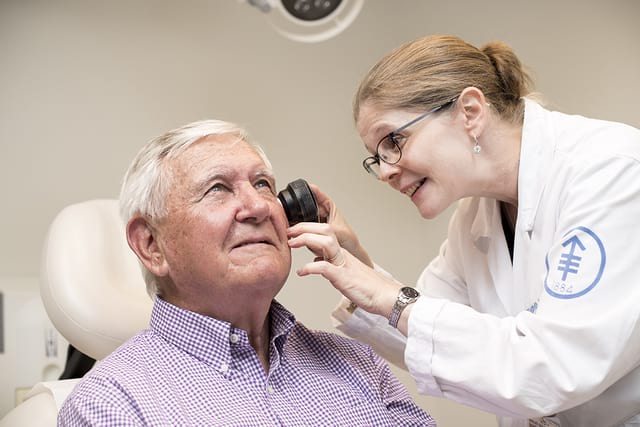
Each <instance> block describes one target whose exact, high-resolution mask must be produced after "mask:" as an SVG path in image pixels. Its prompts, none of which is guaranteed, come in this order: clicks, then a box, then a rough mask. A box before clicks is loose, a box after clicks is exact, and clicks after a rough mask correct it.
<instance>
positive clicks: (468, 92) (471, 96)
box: [458, 86, 489, 137]
mask: <svg viewBox="0 0 640 427" xmlns="http://www.w3.org/2000/svg"><path fill="white" fill-rule="evenodd" d="M458 104H459V105H460V108H461V109H462V112H463V114H464V125H465V129H466V130H467V132H469V134H470V135H473V136H475V137H480V135H482V132H483V130H484V128H485V124H486V121H487V117H488V112H489V104H487V101H486V99H485V97H484V93H482V91H481V90H480V89H478V88H476V87H473V86H470V87H467V88H465V89H464V90H463V91H462V92H461V93H460V96H459V97H458Z"/></svg>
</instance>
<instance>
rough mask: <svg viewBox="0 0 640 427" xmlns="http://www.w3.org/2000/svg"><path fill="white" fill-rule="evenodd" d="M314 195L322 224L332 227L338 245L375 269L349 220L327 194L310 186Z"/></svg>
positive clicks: (312, 185) (314, 186) (316, 187)
mask: <svg viewBox="0 0 640 427" xmlns="http://www.w3.org/2000/svg"><path fill="white" fill-rule="evenodd" d="M310 187H311V189H312V190H313V194H314V195H315V197H316V202H317V203H318V211H319V216H320V222H321V223H326V224H328V225H329V226H330V227H331V232H332V233H333V234H335V236H336V238H337V240H338V244H339V245H340V246H341V247H343V248H344V249H346V250H347V251H349V252H350V253H351V254H353V255H354V256H355V257H357V258H358V259H359V260H360V261H361V262H363V263H364V264H366V265H368V266H369V267H373V261H372V260H371V258H369V254H368V253H367V251H366V250H365V249H364V248H363V247H362V245H361V244H360V241H359V240H358V236H356V233H355V232H354V231H353V229H352V228H351V226H350V225H349V223H347V220H346V219H345V218H344V216H342V214H341V213H340V211H339V209H338V207H337V206H336V205H335V203H333V200H331V198H330V197H329V196H327V195H326V194H325V193H323V192H322V191H321V190H320V189H319V188H318V186H316V185H314V184H310ZM316 255H318V256H322V254H317V253H316Z"/></svg>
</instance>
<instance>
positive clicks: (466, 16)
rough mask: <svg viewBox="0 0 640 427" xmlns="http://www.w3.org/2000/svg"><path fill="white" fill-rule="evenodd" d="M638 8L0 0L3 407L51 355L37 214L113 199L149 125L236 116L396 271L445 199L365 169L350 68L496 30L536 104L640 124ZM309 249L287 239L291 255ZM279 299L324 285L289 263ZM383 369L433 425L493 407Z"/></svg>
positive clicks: (310, 304) (303, 298)
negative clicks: (40, 294) (283, 15)
mask: <svg viewBox="0 0 640 427" xmlns="http://www.w3.org/2000/svg"><path fill="white" fill-rule="evenodd" d="M272 13H273V12H272ZM639 18H640V2H638V1H636V0H609V1H607V2H600V1H591V0H565V1H561V2H558V1H555V0H538V1H535V2H524V1H513V0H486V1H483V2H477V1H459V2H441V1H433V0H366V1H365V2H364V5H363V7H362V9H361V11H360V13H359V15H358V16H357V17H356V19H355V20H354V21H353V23H352V24H351V25H350V26H349V27H348V28H346V29H345V30H344V31H343V32H341V33H340V34H338V35H337V36H335V37H332V38H330V39H328V40H326V41H321V42H315V43H304V42H300V41H296V40H292V39H290V38H287V37H285V36H283V35H282V34H281V33H279V32H278V31H276V30H275V28H274V26H273V23H274V21H273V17H272V16H271V14H265V13H262V12H261V11H259V10H258V9H257V8H255V7H252V6H250V5H249V4H247V3H246V2H245V1H242V0H207V1H205V0H190V1H187V2H180V1H175V0H173V1H169V0H110V1H95V0H82V1H80V0H0V194H1V197H2V199H1V200H2V213H1V217H0V218H1V219H2V220H1V221H0V322H1V325H0V326H1V327H0V417H1V416H2V415H4V413H5V412H7V411H8V410H9V409H11V407H13V405H14V402H15V399H16V396H17V395H19V394H20V393H21V392H22V391H23V390H24V389H28V388H29V387H30V386H31V385H33V383H34V382H36V381H40V380H42V379H55V377H56V375H58V374H59V372H60V371H61V369H62V365H63V363H64V357H65V353H64V351H65V341H64V338H62V337H59V336H57V337H56V334H55V330H53V329H52V328H51V326H50V325H49V324H48V323H47V319H46V316H45V315H44V314H43V312H42V310H41V308H39V307H38V301H37V288H38V282H39V279H38V276H39V270H40V254H41V250H42V244H43V240H44V236H45V233H46V230H47V227H48V225H49V224H50V222H51V221H52V220H53V218H54V216H55V215H56V214H57V213H58V212H59V211H60V209H62V208H63V207H64V206H66V205H69V204H72V203H75V202H79V201H83V200H87V199H94V198H117V196H118V192H119V186H120V182H121V178H122V176H123V174H124V172H125V170H126V168H127V167H128V164H129V162H130V160H131V159H132V157H133V156H134V155H135V153H136V152H137V151H138V150H139V149H140V147H141V146H142V145H143V144H144V143H145V142H146V141H148V140H149V139H151V138H153V137H155V136H157V135H159V134H160V133H163V132H165V131H167V130H169V129H172V128H174V127H177V126H180V125H183V124H186V123H188V122H191V121H194V120H199V119H204V118H218V119H223V120H228V121H233V122H237V123H239V124H241V125H243V126H244V127H246V128H247V129H248V130H249V131H250V133H251V135H252V136H253V138H254V139H255V140H256V141H258V142H259V143H261V144H262V145H263V146H264V147H265V149H266V151H267V154H268V155H269V157H270V159H271V160H272V162H273V165H274V168H275V171H276V175H277V178H278V182H279V187H280V188H282V187H284V186H285V185H286V183H287V182H289V181H291V180H293V179H295V178H298V177H304V178H306V179H307V180H308V181H310V182H313V183H315V184H318V185H319V186H320V187H321V188H322V189H323V190H324V191H325V192H327V193H329V194H330V195H331V196H332V197H333V198H334V200H335V201H336V203H337V204H338V206H339V207H340V208H341V210H342V211H343V213H344V214H345V215H346V217H347V218H348V219H349V221H350V222H351V224H352V226H353V227H354V228H355V229H356V231H357V232H358V233H359V235H360V238H361V240H362V242H363V243H364V245H365V246H366V247H367V248H368V249H369V251H370V253H371V255H372V256H373V258H374V259H375V260H376V261H377V262H378V263H379V264H380V265H382V266H384V267H385V268H386V269H387V270H389V271H390V272H392V273H393V274H394V275H395V276H396V277H397V278H398V279H399V280H401V281H403V282H405V283H407V284H411V283H413V281H414V280H415V279H416V277H417V275H418V274H419V273H420V271H421V270H422V268H423V267H424V266H425V265H426V263H427V262H428V261H429V260H430V259H431V258H432V257H433V256H434V255H435V254H436V253H437V250H438V247H439V245H440V243H441V242H442V240H443V239H444V237H445V234H446V226H447V222H448V219H449V216H450V214H451V209H450V210H449V211H447V213H446V214H445V215H443V216H441V217H440V218H438V219H437V220H433V221H424V220H422V219H421V218H420V216H419V215H418V213H417V211H416V210H415V208H414V206H413V205H412V204H411V203H410V201H409V200H408V199H407V198H406V197H404V196H402V195H400V194H398V193H396V192H394V191H392V190H391V189H390V188H389V187H386V186H384V185H383V184H379V183H376V182H375V181H373V180H372V179H371V178H370V177H368V176H367V175H366V174H365V172H364V170H363V169H362V167H361V166H360V162H361V160H362V159H363V158H364V157H365V155H366V153H365V150H364V148H363V146H362V143H361V142H360V141H359V139H358V136H357V133H356V132H355V129H354V125H353V120H352V114H351V101H352V97H353V94H354V91H355V89H356V86H357V84H358V82H359V79H360V78H361V76H362V75H363V74H364V73H365V72H366V71H367V70H368V69H369V67H371V66H372V65H373V64H374V62H375V61H377V60H378V59H379V58H380V57H381V56H382V55H383V54H385V53H386V52H388V51H389V50H390V49H392V48H395V47H396V46H398V45H400V44H401V43H403V42H406V41H409V40H411V39H414V38H417V37H420V36H423V35H426V34H431V33H447V34H454V35H457V36H460V37H462V38H463V39H465V40H467V41H468V42H470V43H472V44H475V45H476V46H481V45H483V44H484V43H486V42H489V41H492V40H495V39H499V40H503V41H505V42H507V43H508V44H510V45H511V46H512V47H513V48H514V49H515V51H516V52H517V53H518V55H519V56H520V58H521V60H522V61H523V62H524V63H525V65H527V66H528V67H529V68H530V69H531V70H532V72H533V76H534V79H535V82H536V86H537V89H538V91H540V92H541V93H542V94H543V95H544V98H545V100H546V101H547V105H548V106H549V107H551V108H553V109H558V110H561V111H564V112H568V113H577V114H582V115H585V116H592V117H598V118H602V119H608V120H615V121H622V122H626V123H628V124H631V125H633V126H636V127H640V115H638V112H637V108H636V105H637V104H636V101H637V98H638V96H639V95H640V81H639V79H638V76H640V47H639V43H640V26H639V25H638V19H639ZM311 258H312V257H311V255H310V254H309V253H308V252H305V251H304V250H300V251H296V253H295V254H294V264H295V265H294V271H295V268H297V267H298V266H300V265H302V264H303V263H305V262H307V261H309V260H310V259H311ZM279 300H280V301H281V302H283V303H284V304H285V305H287V306H288V307H289V308H291V309H292V311H293V312H294V313H296V315H297V316H298V318H299V319H300V320H301V321H303V322H304V323H306V324H307V325H309V326H311V327H314V328H318V329H325V330H331V329H333V328H332V325H331V322H330V320H329V312H330V311H331V309H332V308H333V306H334V305H335V303H336V302H337V300H338V295H337V293H336V291H335V290H334V289H333V288H332V287H331V286H330V284H328V282H324V281H323V280H321V279H318V278H303V279H301V278H298V277H297V276H296V275H295V273H292V275H291V276H290V280H289V283H288V284H287V286H286V287H285V289H284V290H283V291H282V293H281V294H280V296H279ZM30 310H31V311H30ZM38 328H39V329H38ZM35 331H38V332H35ZM52 343H53V344H52ZM55 343H57V344H55ZM56 345H57V347H56ZM54 349H55V350H56V351H55V352H53V350H54ZM45 350H46V351H45ZM479 350H480V349H479ZM54 353H55V354H54ZM396 373H397V374H398V375H399V376H400V378H401V379H402V380H403V382H404V383H405V384H406V385H407V387H408V388H409V390H410V391H411V392H412V393H413V394H414V396H416V399H417V400H418V402H419V403H420V405H422V406H423V407H424V408H426V409H427V410H429V411H430V412H431V413H432V415H433V416H434V417H435V418H436V419H437V420H438V421H439V425H440V426H443V427H447V426H466V425H474V426H495V425H496V423H495V419H494V417H493V415H491V414H487V413H484V412H481V411H478V410H475V409H471V408H466V407H463V406H460V405H457V404H455V403H452V402H448V401H445V400H442V399H436V398H431V397H426V396H418V395H417V394H416V392H415V384H414V383H413V381H412V380H411V379H410V377H409V376H408V375H407V374H406V373H403V372H400V371H399V370H396Z"/></svg>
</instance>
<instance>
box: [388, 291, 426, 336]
mask: <svg viewBox="0 0 640 427" xmlns="http://www.w3.org/2000/svg"><path fill="white" fill-rule="evenodd" d="M419 296H420V292H418V291H417V290H416V289H413V288H410V287H409V286H404V287H403V288H401V289H400V293H399V294H398V299H397V300H396V303H395V304H394V305H393V310H391V315H390V316H389V324H390V325H391V326H393V327H394V328H397V327H398V320H400V315H401V314H402V311H403V310H404V309H405V308H406V307H407V306H408V305H409V304H411V303H414V302H416V300H417V299H418V297H419Z"/></svg>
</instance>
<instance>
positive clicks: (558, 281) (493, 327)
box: [333, 100, 640, 427]
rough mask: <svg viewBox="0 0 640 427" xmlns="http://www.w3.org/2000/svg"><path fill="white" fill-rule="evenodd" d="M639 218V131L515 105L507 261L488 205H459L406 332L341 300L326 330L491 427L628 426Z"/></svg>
mask: <svg viewBox="0 0 640 427" xmlns="http://www.w3.org/2000/svg"><path fill="white" fill-rule="evenodd" d="M490 143H491V141H486V144H490ZM479 155H482V154H479ZM639 221H640V131H638V130H637V129H634V128H632V127H630V126H626V125H622V124H617V123H612V122H605V121H600V120H593V119H587V118H584V117H580V116H571V115H566V114H562V113H558V112H551V111H548V110H546V109H544V108H542V107H541V106H540V105H538V104H536V103H534V102H533V101H530V100H526V108H525V120H524V128H523V137H522V147H521V159H520V169H519V176H518V220H517V224H516V230H515V249H514V256H513V264H512V262H511V260H510V258H509V252H508V248H507V245H506V240H505V237H504V233H503V229H502V225H501V217H500V209H499V205H498V203H497V202H496V201H495V200H492V199H486V198H469V199H465V200H462V201H461V202H460V203H459V206H458V208H457V210H456V212H455V213H454V215H453V217H452V219H451V222H450V225H449V232H448V237H447V241H446V242H445V243H444V244H443V245H442V247H441V249H440V254H439V256H438V257H437V258H436V259H435V260H433V261H432V262H431V263H430V264H429V265H428V266H427V268H426V269H425V270H424V271H423V273H422V275H421V276H420V278H419V280H418V282H417V285H416V287H417V288H418V289H419V290H420V291H421V292H422V293H423V295H426V296H428V298H420V299H419V300H418V301H417V302H416V303H415V306H414V307H413V308H412V312H411V315H410V317H409V331H408V332H409V333H408V338H407V339H406V340H405V339H404V337H402V336H401V335H400V334H399V333H398V332H397V331H394V330H391V328H389V327H388V325H386V319H383V318H380V317H378V316H372V315H369V314H367V313H365V312H363V311H362V310H356V311H355V313H354V314H353V315H348V314H347V312H346V311H345V310H344V305H343V306H340V307H339V308H338V309H337V310H336V311H335V312H334V314H333V316H334V319H335V320H336V321H337V322H336V326H337V327H338V329H340V330H341V331H343V332H345V333H346V334H348V335H351V336H354V337H355V338H357V339H361V340H364V341H367V342H369V343H371V344H372V345H373V346H374V347H375V348H376V349H377V350H378V351H379V352H380V353H381V354H382V355H383V356H385V357H387V358H388V359H389V360H391V361H392V362H394V363H396V364H399V365H403V364H404V365H405V366H406V367H407V368H408V370H409V372H410V373H411V375H412V376H413V378H414V379H415V381H416V384H417V387H418V390H419V391H420V392H421V393H425V394H429V395H433V396H440V397H445V398H449V399H452V400H455V401H457V402H461V403H463V404H467V405H470V406H474V407H476V408H480V409H482V410H485V411H489V412H493V413H496V414H498V418H499V421H500V425H501V426H526V425H528V421H527V419H537V418H540V417H543V416H549V415H552V414H556V415H555V416H552V417H551V416H550V417H548V418H546V419H547V420H550V421H554V422H556V423H557V424H559V425H561V426H580V427H585V426H593V427H606V426H617V425H640V424H634V419H635V420H636V421H637V422H638V423H640V417H634V416H636V415H637V414H639V413H640V225H638V222H639ZM427 238H428V237H427ZM403 355H404V360H403Z"/></svg>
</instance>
